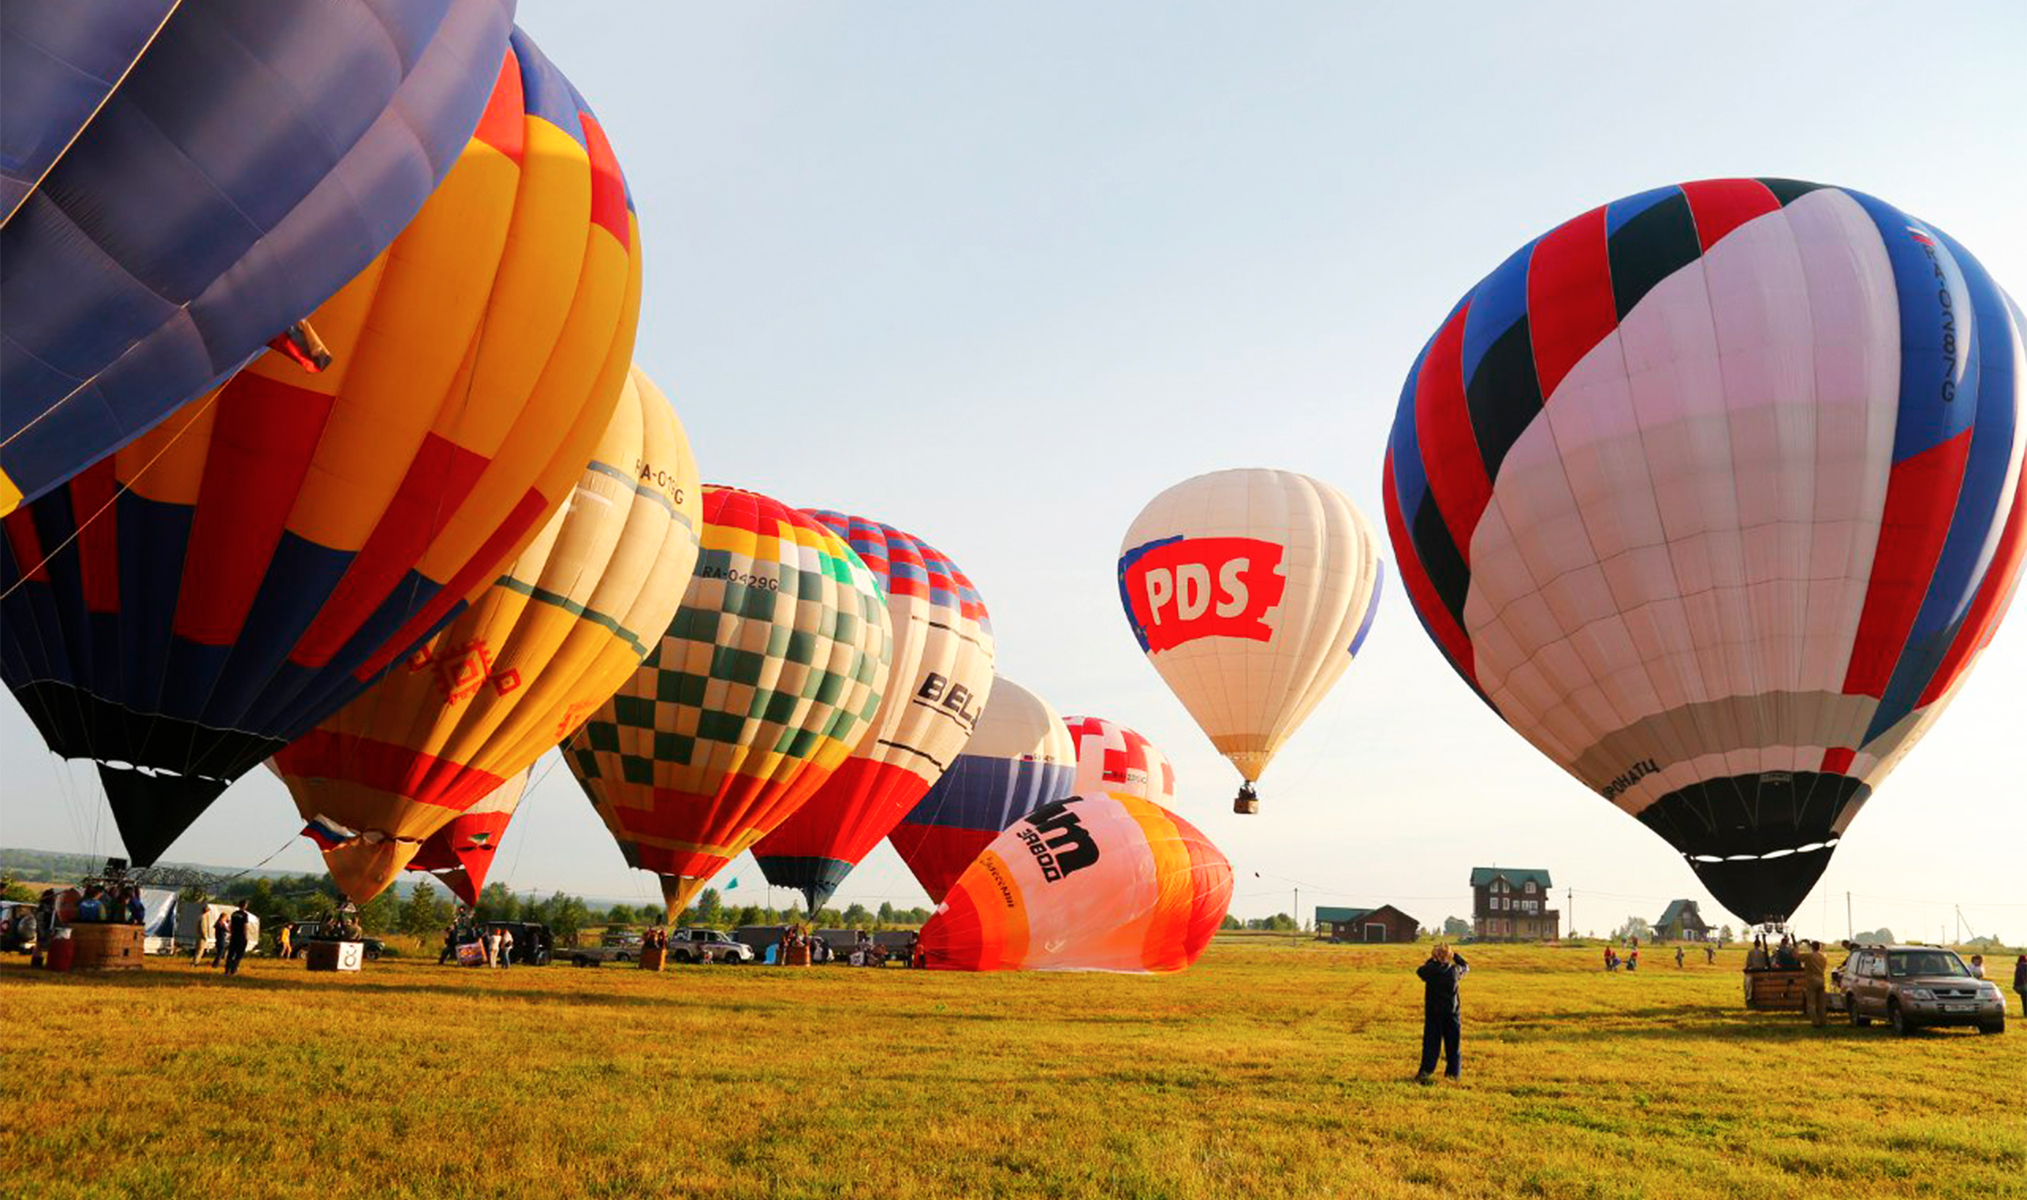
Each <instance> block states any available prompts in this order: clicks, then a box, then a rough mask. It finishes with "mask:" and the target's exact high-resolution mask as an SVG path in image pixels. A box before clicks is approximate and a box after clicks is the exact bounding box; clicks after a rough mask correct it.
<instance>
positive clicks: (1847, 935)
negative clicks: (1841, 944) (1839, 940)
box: [1844, 892, 1858, 942]
mask: <svg viewBox="0 0 2027 1200" xmlns="http://www.w3.org/2000/svg"><path fill="white" fill-rule="evenodd" d="M1857 936H1858V927H1857V926H1856V925H1853V924H1852V923H1851V893H1850V892H1846V893H1844V940H1845V941H1847V942H1848V941H1850V940H1851V939H1852V938H1855V937H1857Z"/></svg>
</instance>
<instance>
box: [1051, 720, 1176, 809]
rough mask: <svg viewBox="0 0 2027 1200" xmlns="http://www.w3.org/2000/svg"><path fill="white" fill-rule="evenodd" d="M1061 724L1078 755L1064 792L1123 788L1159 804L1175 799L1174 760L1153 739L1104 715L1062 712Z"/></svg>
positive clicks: (1089, 793) (1091, 793)
mask: <svg viewBox="0 0 2027 1200" xmlns="http://www.w3.org/2000/svg"><path fill="white" fill-rule="evenodd" d="M1063 726H1064V728H1065V729H1066V730H1068V731H1069V734H1070V746H1071V749H1072V750H1073V752H1074V753H1075V755H1076V759H1075V761H1076V770H1075V772H1074V773H1073V774H1072V775H1071V778H1070V786H1069V788H1068V789H1067V790H1066V791H1065V792H1064V793H1063V794H1064V795H1066V796H1095V795H1098V794H1100V793H1105V792H1111V793H1118V792H1124V793H1126V794H1128V795H1132V796H1138V797H1140V798H1141V799H1142V800H1152V801H1154V802H1155V803H1156V804H1164V805H1166V804H1174V803H1175V766H1174V764H1172V763H1170V762H1169V761H1168V756H1167V755H1165V754H1163V753H1162V752H1161V751H1160V750H1158V749H1156V748H1155V745H1154V743H1153V742H1150V741H1148V740H1147V739H1146V738H1144V737H1142V736H1141V735H1140V734H1139V733H1137V732H1135V731H1134V730H1131V729H1128V728H1127V727H1126V726H1124V725H1121V724H1119V723H1118V722H1117V721H1108V720H1106V719H1105V718H1104V717H1079V716H1069V717H1064V718H1063Z"/></svg>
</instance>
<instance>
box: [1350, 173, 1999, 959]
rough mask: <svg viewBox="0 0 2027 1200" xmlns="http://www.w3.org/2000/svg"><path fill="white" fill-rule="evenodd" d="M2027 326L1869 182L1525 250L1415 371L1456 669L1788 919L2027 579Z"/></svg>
mask: <svg viewBox="0 0 2027 1200" xmlns="http://www.w3.org/2000/svg"><path fill="white" fill-rule="evenodd" d="M2021 335H2022V321H2021V316H2020V312H2019V309H2018V308H2017V307H2016V306H2015V305H2014V304H2013V303H2012V301H2011V300H2009V299H2008V298H2007V297H2006V296H2005V294H2004V293H2003V292H2002V291H2000V289H1999V288H1998V286H1997V285H1996V284H1995V283H1994V282H1993V281H1992V279H1991V277H1990V276H1989V275H1988V274H1987V273H1986V272H1985V270H1984V268H1983V267H1982V266H1981V265H1980V264H1979V263H1978V262H1977V260H1976V259H1975V258H1973V257H1972V256H1971V255H1970V254H1969V252H1967V251H1966V250H1965V249H1964V248H1963V247H1962V246H1960V245H1958V244H1957V243H1956V242H1955V241H1954V240H1952V239H1951V238H1950V237H1949V236H1948V235H1947V234H1944V233H1943V232H1942V231H1940V230H1938V229H1936V228H1935V227H1933V226H1931V225H1929V224H1927V223H1925V222H1923V221H1921V220H1919V219H1917V218H1915V217H1912V216H1910V215H1908V214H1906V213H1904V212H1901V211H1900V210H1898V209H1896V208H1894V207H1893V206H1891V205H1889V204H1886V203H1885V202H1883V201H1880V200H1877V199H1875V198H1873V197H1870V196H1866V195H1864V194H1862V193H1859V192H1855V191H1851V190H1849V189H1845V188H1836V187H1825V186H1821V185H1817V184H1810V183H1801V182H1796V181H1793V180H1780V179H1763V180H1762V179H1721V180H1706V181H1703V182H1699V183H1688V184H1682V185H1679V186H1672V187H1664V188H1657V189H1655V190H1653V191H1650V192H1645V193H1642V194H1640V195H1637V196H1631V197H1627V198H1626V199H1623V200H1619V201H1615V202H1614V203H1612V204H1608V205H1605V206H1603V207H1600V208H1596V209H1593V210H1591V211H1590V212H1588V213H1585V214H1583V215H1581V216H1579V217H1576V218H1574V219H1572V220H1570V221H1568V222H1566V223H1564V224H1563V225H1561V226H1558V227H1557V228H1556V229H1554V230H1551V231H1550V232H1549V233H1547V234H1544V235H1543V236H1542V237H1540V238H1538V239H1536V240H1535V241H1534V242H1532V243H1530V244H1529V245H1527V246H1525V247H1523V248H1522V249H1521V250H1520V251H1518V252H1516V253H1515V254H1514V255H1513V256H1512V257H1511V258H1509V259H1508V260H1507V261H1506V262H1505V263H1504V264H1503V265H1501V266H1500V267H1499V269H1498V270H1496V271H1494V272H1493V273H1492V274H1491V275H1489V276H1487V277H1486V278H1485V280H1483V281H1482V282H1480V283H1479V284H1478V286H1477V287H1475V288H1474V289H1472V291H1471V293H1470V294H1469V295H1467V296H1466V297H1465V299H1464V300H1463V301H1462V302H1460V303H1459V305H1458V306H1457V308H1456V309H1455V310H1454V311H1453V312H1452V313H1451V315H1450V317H1449V318H1448V319H1447V320H1446V321H1444V323H1443V325H1442V327H1441V328H1440V329H1438V330H1437V332H1436V334H1435V335H1434V336H1433V337H1432V338H1431V339H1430V341H1429V343H1428V345H1427V346H1426V347H1425V348H1424V349H1423V351H1422V353H1421V355H1420V357H1419V358H1418V359H1417V360H1416V363H1415V367H1414V369H1413V371H1412V372H1411V373H1410V375H1409V377H1408V380H1407V383H1406V386H1405V387H1404V388H1403V390H1402V395H1401V403H1400V408H1399V411H1398V414H1397V416H1396V418H1395V422H1394V428H1393V434H1392V438H1391V441H1390V443H1389V446H1388V450H1387V456H1386V464H1385V480H1384V485H1383V501H1384V503H1385V507H1386V515H1387V525H1388V529H1389V532H1390V533H1391V535H1392V539H1393V543H1394V548H1395V552H1396V557H1397V559H1398V561H1399V563H1400V568H1401V573H1402V577H1403V581H1404V583H1405V585H1406V588H1407V590H1408V593H1409V595H1410V597H1411V599H1412V600H1413V603H1414V606H1415V610H1416V612H1417V614H1418V615H1419V616H1420V618H1421V620H1422V622H1423V625H1424V627H1425V628H1426V629H1427V630H1428V631H1429V634H1430V636H1431V637H1432V638H1433V639H1434V640H1435V642H1436V643H1437V645H1438V646H1439V647H1440V648H1441V649H1442V651H1443V653H1444V655H1445V656H1446V657H1447V658H1448V659H1449V661H1450V663H1451V665H1452V666H1453V667H1454V668H1455V669H1456V670H1457V672H1458V674H1459V675H1461V676H1462V677H1463V678H1464V680H1465V681H1466V682H1467V683H1468V684H1469V685H1470V686H1471V687H1472V688H1473V689H1474V690H1475V691H1477V692H1478V694H1479V695H1480V696H1481V697H1483V698H1484V699H1485V700H1486V702H1487V703H1488V704H1490V705H1491V706H1492V707H1493V708H1494V709H1495V710H1497V711H1498V712H1499V713H1500V715H1501V716H1502V717H1504V718H1505V719H1506V720H1507V722H1508V723H1509V724H1511V725H1512V726H1513V727H1514V729H1515V730H1517V731H1518V732H1520V733H1521V734H1522V736H1524V737H1526V738H1527V739H1528V740H1529V741H1531V742H1532V743H1534V744H1535V745H1536V746H1537V747H1538V748H1540V749H1541V750H1542V752H1543V753H1545V754H1547V755H1548V756H1549V757H1550V758H1551V759H1553V760H1554V761H1555V762H1557V763H1558V764H1559V765H1561V766H1562V767H1564V768H1565V769H1566V770H1568V771H1569V772H1570V773H1571V774H1572V775H1574V776H1576V777H1577V778H1578V779H1580V780H1582V781H1583V782H1584V784H1585V785H1586V786H1588V787H1591V788H1593V789H1594V790H1596V791H1597V792H1598V793H1599V794H1600V795H1602V796H1603V797H1604V798H1605V799H1607V800H1609V801H1611V802H1612V803H1614V804H1615V805H1617V806H1618V807H1619V808H1621V809H1622V810H1624V811H1625V812H1627V813H1629V814H1632V815H1633V816H1635V817H1637V818H1638V819H1639V820H1641V821H1643V822H1644V823H1646V824H1647V825H1649V826H1650V827H1652V828H1653V829H1654V830H1655V831H1656V832H1657V833H1660V834H1661V835H1662V836H1663V837H1665V838H1667V839H1668V840H1669V842H1670V843H1671V844H1672V845H1673V846H1675V847H1676V849H1678V850H1680V851H1681V852H1682V853H1683V854H1685V855H1686V856H1688V858H1689V860H1690V863H1691V865H1692V866H1693V867H1694V868H1695V869H1696V870H1697V871H1698V872H1699V874H1700V875H1702V877H1703V878H1704V880H1705V882H1706V884H1707V885H1708V886H1709V887H1710V888H1711V890H1712V892H1713V894H1714V895H1716V896H1717V897H1718V899H1719V900H1720V901H1722V902H1723V903H1724V904H1725V905H1726V907H1728V908H1730V909H1731V910H1732V911H1734V912H1736V913H1738V914H1739V915H1740V916H1741V917H1744V918H1746V919H1747V920H1753V921H1758V920H1766V919H1780V918H1784V917H1785V916H1786V915H1787V914H1788V913H1789V912H1791V911H1792V910H1793V909H1794V907H1795V905H1796V904H1797V903H1799V902H1800V901H1801V899H1802V898H1803V897H1804V896H1805V895H1806V894H1807V893H1808V891H1809V889H1810V887H1811V886H1813V884H1814V883H1815V881H1816V879H1817V878H1818V876H1819V875H1820V874H1821V872H1822V869H1823V867H1824V865H1825V863H1827V861H1828V859H1829V856H1830V853H1831V850H1832V848H1833V847H1834V846H1835V844H1836V842H1837V840H1838V839H1839V838H1840V837H1842V836H1843V834H1844V832H1845V830H1846V829H1847V827H1848V826H1849V824H1850V822H1851V820H1852V818H1853V816H1855V815H1856V813H1857V812H1858V811H1859V808H1860V807H1861V806H1862V805H1863V804H1864V803H1865V802H1866V800H1867V798H1868V797H1869V796H1870V795H1871V793H1872V791H1873V789H1874V788H1875V787H1877V786H1878V784H1879V782H1880V781H1881V779H1882V778H1883V777H1884V776H1885V774H1886V772H1887V771H1888V770H1890V768H1891V767H1892V765H1893V764H1894V763H1895V762H1896V761H1897V760H1898V757H1899V756H1900V755H1901V754H1903V753H1905V752H1906V751H1907V749H1908V748H1909V747H1911V746H1912V745H1913V743H1914V740H1915V739H1916V738H1918V737H1919V735H1920V733H1921V732H1922V730H1923V729H1925V728H1926V727H1927V724H1928V723H1929V722H1930V721H1932V720H1933V719H1934V717H1935V716H1936V715H1937V714H1938V713H1939V712H1940V710H1941V708H1942V706H1943V704H1945V703H1946V702H1947V700H1948V698H1949V697H1950V695H1951V694H1952V693H1953V691H1954V689H1955V687H1956V685H1957V684H1958V683H1959V682H1960V681H1961V679H1962V676H1963V672H1964V671H1965V670H1966V669H1967V668H1968V666H1969V664H1970V662H1971V660H1972V659H1973V658H1974V657H1975V655H1976V653H1977V652H1978V650H1979V649H1981V648H1982V647H1983V646H1984V644H1985V643H1986V642H1987V641H1988V640H1989V639H1990V637H1991V635H1992V631H1993V629H1994V628H1995V627H1996V624H1997V622H1998V619H1999V617H2000V615H2001V614H2002V613H2003V611H2004V608H2005V602H2006V599H2007V597H2008V595H2009V594H2010V592H2011V591H2012V589H2013V588H2014V587H2015V586H2016V584H2017V580H2018V577H2019V570H2020V561H2021V553H2022V522H2023V500H2022V491H2021V489H2020V488H2019V476H2020V466H2021V459H2022V449H2023V445H2027V438H2023V429H2022V423H2021V419H2020V417H2021V413H2020V408H2021V376H2022V365H2021V364H2022V348H2021V347H2022V336H2021Z"/></svg>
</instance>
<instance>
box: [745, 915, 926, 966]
mask: <svg viewBox="0 0 2027 1200" xmlns="http://www.w3.org/2000/svg"><path fill="white" fill-rule="evenodd" d="M805 952H806V953H807V961H808V962H809V963H811V964H812V965H814V964H818V963H827V962H834V961H836V960H837V957H838V955H837V952H836V951H835V950H833V949H832V947H831V944H830V942H829V941H828V940H827V939H825V938H824V937H822V936H821V935H819V934H816V933H813V932H811V931H810V930H808V929H807V928H805V927H803V926H801V925H787V926H783V927H782V930H781V936H780V937H779V938H778V939H776V941H775V944H774V945H772V946H770V947H768V951H767V959H766V961H767V962H769V963H773V964H782V963H791V962H798V961H802V960H803V959H804V954H805ZM897 957H898V958H900V959H901V961H902V962H903V964H904V965H906V966H910V967H919V966H921V965H922V935H921V934H920V933H916V932H910V933H909V934H908V944H907V946H905V947H903V948H902V949H900V950H895V949H891V948H889V947H887V946H882V945H881V944H879V943H878V942H876V941H874V940H873V935H872V934H870V933H868V932H867V931H865V930H863V929H861V930H859V931H858V935H857V936H856V938H854V940H853V942H852V947H851V949H850V950H847V951H846V952H845V955H844V958H845V961H846V962H847V963H849V964H850V965H852V966H854V967H884V966H886V965H887V964H888V963H889V962H891V961H893V960H894V959H895V958H897Z"/></svg>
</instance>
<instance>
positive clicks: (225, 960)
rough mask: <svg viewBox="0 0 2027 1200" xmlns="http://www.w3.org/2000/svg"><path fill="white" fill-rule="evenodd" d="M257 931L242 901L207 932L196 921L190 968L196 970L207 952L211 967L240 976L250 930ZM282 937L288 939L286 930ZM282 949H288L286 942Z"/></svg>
mask: <svg viewBox="0 0 2027 1200" xmlns="http://www.w3.org/2000/svg"><path fill="white" fill-rule="evenodd" d="M257 927H258V922H257V921H255V920H254V917H253V914H252V913H251V912H249V911H248V910H247V907H246V901H244V900H241V901H240V902H239V906H238V907H237V908H233V909H230V910H228V911H226V912H222V913H219V914H218V917H217V919H216V920H214V921H212V922H211V923H210V928H208V929H207V928H206V927H205V923H204V918H203V917H199V918H198V925H197V949H196V952H195V953H194V954H192V955H191V956H190V965H192V966H196V965H198V964H199V963H202V962H203V961H204V955H205V952H206V951H207V950H208V951H210V953H211V965H212V966H213V967H214V968H216V967H223V968H224V969H225V973H226V974H227V975H237V974H239V960H240V959H242V958H245V957H246V943H247V937H248V934H249V932H250V930H251V929H252V928H257ZM282 936H283V937H284V938H286V937H287V931H286V930H284V931H283V934H282ZM283 945H284V946H286V945H287V943H286V941H284V942H283ZM283 953H284V954H286V953H287V951H286V950H284V951H283Z"/></svg>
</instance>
